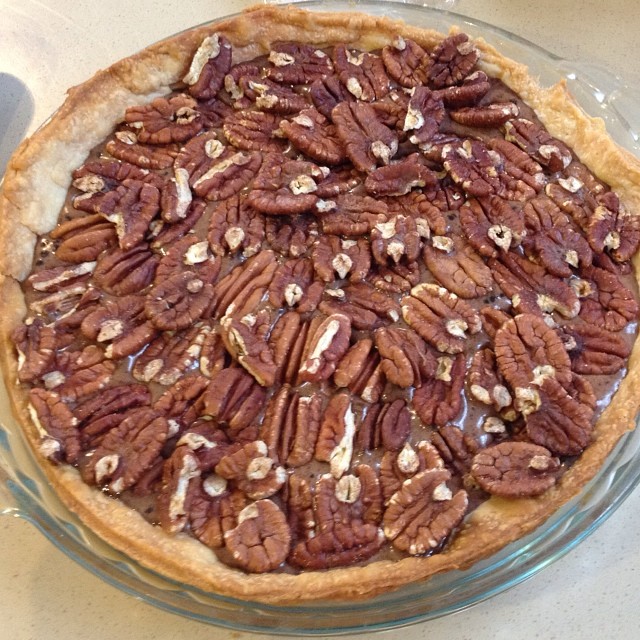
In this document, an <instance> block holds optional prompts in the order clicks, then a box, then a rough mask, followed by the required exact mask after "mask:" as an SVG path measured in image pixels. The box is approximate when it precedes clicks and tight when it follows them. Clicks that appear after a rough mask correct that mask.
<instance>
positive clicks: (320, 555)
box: [288, 521, 384, 570]
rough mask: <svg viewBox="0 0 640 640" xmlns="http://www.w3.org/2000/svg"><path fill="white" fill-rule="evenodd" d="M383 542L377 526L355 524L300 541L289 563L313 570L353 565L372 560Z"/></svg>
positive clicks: (342, 525)
mask: <svg viewBox="0 0 640 640" xmlns="http://www.w3.org/2000/svg"><path fill="white" fill-rule="evenodd" d="M383 542H384V536H383V535H382V532H381V531H380V530H379V529H378V527H377V526H375V525H373V524H371V523H369V522H366V523H362V522H358V521H351V522H350V523H349V524H337V525H335V526H334V527H333V528H332V529H329V530H326V531H321V532H320V533H317V534H316V535H315V536H313V537H312V538H309V539H308V540H304V541H301V542H299V543H298V544H297V545H296V546H295V547H294V548H293V550H292V551H291V554H290V555H289V558H288V560H289V562H290V563H291V564H292V565H294V566H296V567H301V568H304V569H311V570H317V569H330V568H332V567H343V566H349V565H352V564H354V563H357V562H363V561H364V560H368V559H369V558H371V556H373V555H375V554H376V553H377V552H378V551H379V550H380V547H381V546H382V543H383Z"/></svg>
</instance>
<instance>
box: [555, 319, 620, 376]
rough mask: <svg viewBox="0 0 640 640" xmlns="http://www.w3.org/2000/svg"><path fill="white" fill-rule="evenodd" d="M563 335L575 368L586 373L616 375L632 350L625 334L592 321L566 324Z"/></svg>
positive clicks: (572, 365)
mask: <svg viewBox="0 0 640 640" xmlns="http://www.w3.org/2000/svg"><path fill="white" fill-rule="evenodd" d="M560 337H561V339H562V341H563V343H564V345H565V348H566V350H567V351H568V352H569V357H570V358H571V368H572V369H573V370H574V371H575V372H576V373H581V374H584V375H613V374H615V373H617V372H618V371H620V370H621V369H622V368H623V367H624V366H625V362H626V359H627V358H628V357H629V354H630V353H631V347H630V345H629V343H628V341H627V340H625V338H624V337H623V336H621V335H620V334H617V333H611V332H610V331H607V330H606V329H602V328H600V327H597V326H595V325H592V324H587V323H581V324H572V325H565V326H563V327H562V329H561V333H560Z"/></svg>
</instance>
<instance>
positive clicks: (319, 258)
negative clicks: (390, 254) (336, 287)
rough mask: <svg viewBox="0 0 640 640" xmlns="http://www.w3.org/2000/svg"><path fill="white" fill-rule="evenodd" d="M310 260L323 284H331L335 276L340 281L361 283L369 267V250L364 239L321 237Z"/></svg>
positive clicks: (367, 243)
mask: <svg viewBox="0 0 640 640" xmlns="http://www.w3.org/2000/svg"><path fill="white" fill-rule="evenodd" d="M311 260H312V261H313V267H314V268H315V271H316V273H317V274H318V276H320V279H321V280H323V281H324V282H333V281H334V280H335V279H336V274H337V276H338V279H340V280H343V279H345V278H348V279H349V280H350V281H351V282H361V281H362V280H364V279H365V278H366V277H367V274H368V273H369V269H370V267H371V248H370V246H369V242H368V241H367V240H366V239H365V238H360V239H359V240H351V239H344V238H339V237H338V236H334V235H323V236H321V237H320V238H319V239H318V240H317V242H316V243H315V245H314V247H313V251H312V253H311Z"/></svg>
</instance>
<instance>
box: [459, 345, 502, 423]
mask: <svg viewBox="0 0 640 640" xmlns="http://www.w3.org/2000/svg"><path fill="white" fill-rule="evenodd" d="M467 384H468V385H469V393H471V395H472V396H473V397H474V398H475V399H476V400H478V401H479V402H482V403H483V404H486V405H492V406H493V407H494V408H495V409H496V411H502V410H504V409H506V408H507V407H509V406H511V404H512V402H513V398H512V397H511V393H510V392H509V389H507V387H506V386H505V384H504V380H503V378H502V376H501V375H500V373H499V371H498V368H497V364H496V356H495V354H494V352H493V350H492V349H490V348H485V349H481V350H480V351H476V353H475V354H474V356H473V358H472V360H471V365H470V366H469V373H468V375H467Z"/></svg>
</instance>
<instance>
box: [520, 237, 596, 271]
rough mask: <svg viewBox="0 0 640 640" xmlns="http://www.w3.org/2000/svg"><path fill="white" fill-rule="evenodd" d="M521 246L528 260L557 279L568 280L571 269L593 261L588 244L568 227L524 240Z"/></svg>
mask: <svg viewBox="0 0 640 640" xmlns="http://www.w3.org/2000/svg"><path fill="white" fill-rule="evenodd" d="M522 246H523V248H524V251H525V254H526V255H527V257H528V258H529V259H531V260H533V261H534V262H537V263H538V264H542V265H544V267H545V268H546V269H547V271H548V272H549V273H551V274H552V275H554V276H558V277H559V278H568V277H570V276H571V275H573V273H574V272H573V269H577V268H578V267H587V266H590V265H591V263H592V261H593V253H592V251H591V248H590V247H589V243H588V242H587V241H586V240H585V238H584V237H583V236H582V235H581V234H580V233H578V232H577V231H576V230H574V229H572V227H571V226H569V225H566V226H562V227H555V228H553V229H546V230H544V231H541V232H539V233H537V234H536V235H534V236H533V237H528V238H525V239H524V241H523V243H522Z"/></svg>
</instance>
